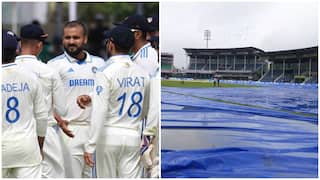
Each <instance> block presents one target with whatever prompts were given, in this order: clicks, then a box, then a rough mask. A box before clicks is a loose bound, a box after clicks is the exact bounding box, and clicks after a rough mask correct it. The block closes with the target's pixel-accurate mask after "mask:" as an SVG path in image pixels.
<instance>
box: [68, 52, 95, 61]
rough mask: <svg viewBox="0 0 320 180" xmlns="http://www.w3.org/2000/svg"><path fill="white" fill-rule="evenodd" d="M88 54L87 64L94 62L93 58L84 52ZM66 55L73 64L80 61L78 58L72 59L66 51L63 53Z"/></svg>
mask: <svg viewBox="0 0 320 180" xmlns="http://www.w3.org/2000/svg"><path fill="white" fill-rule="evenodd" d="M84 52H85V53H86V55H87V56H86V59H85V61H86V62H92V59H91V56H90V54H89V53H88V52H87V51H84ZM63 53H64V55H65V56H66V58H67V59H68V61H69V62H71V63H73V62H78V60H77V59H76V58H73V57H71V56H70V55H69V54H68V53H67V52H66V51H64V52H63Z"/></svg>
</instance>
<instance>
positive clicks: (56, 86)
mask: <svg viewBox="0 0 320 180" xmlns="http://www.w3.org/2000/svg"><path fill="white" fill-rule="evenodd" d="M52 88H53V89H52V102H53V108H54V111H55V112H56V113H57V114H58V115H59V116H65V115H66V114H67V111H68V107H67V106H66V104H67V102H66V99H67V98H66V93H65V90H64V86H63V83H62V81H61V78H60V76H59V74H58V73H57V72H56V71H53V86H52Z"/></svg>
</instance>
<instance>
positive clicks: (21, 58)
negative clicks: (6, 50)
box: [15, 55, 39, 61]
mask: <svg viewBox="0 0 320 180" xmlns="http://www.w3.org/2000/svg"><path fill="white" fill-rule="evenodd" d="M25 59H28V61H29V60H36V61H39V60H38V58H37V57H36V56H34V55H20V56H17V57H16V59H15V61H24V60H25Z"/></svg>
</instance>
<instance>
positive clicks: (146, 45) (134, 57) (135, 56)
mask: <svg viewBox="0 0 320 180" xmlns="http://www.w3.org/2000/svg"><path fill="white" fill-rule="evenodd" d="M149 46H150V47H151V44H150V43H149V42H148V43H147V44H145V45H144V46H142V47H141V48H140V49H139V50H138V52H137V53H136V54H134V55H133V57H132V60H133V61H134V60H135V59H136V58H137V57H138V56H139V54H140V53H141V51H142V49H144V48H147V47H149Z"/></svg>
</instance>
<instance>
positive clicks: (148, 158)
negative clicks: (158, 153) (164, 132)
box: [141, 144, 154, 169]
mask: <svg viewBox="0 0 320 180" xmlns="http://www.w3.org/2000/svg"><path fill="white" fill-rule="evenodd" d="M153 158H154V146H153V144H149V146H148V148H147V149H146V150H145V151H144V152H143V153H142V155H141V161H142V164H143V166H144V167H145V168H146V169H150V168H151V167H152V165H153Z"/></svg>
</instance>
